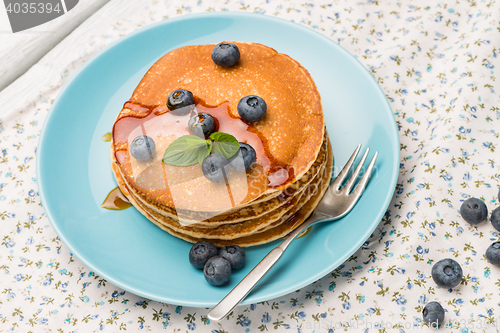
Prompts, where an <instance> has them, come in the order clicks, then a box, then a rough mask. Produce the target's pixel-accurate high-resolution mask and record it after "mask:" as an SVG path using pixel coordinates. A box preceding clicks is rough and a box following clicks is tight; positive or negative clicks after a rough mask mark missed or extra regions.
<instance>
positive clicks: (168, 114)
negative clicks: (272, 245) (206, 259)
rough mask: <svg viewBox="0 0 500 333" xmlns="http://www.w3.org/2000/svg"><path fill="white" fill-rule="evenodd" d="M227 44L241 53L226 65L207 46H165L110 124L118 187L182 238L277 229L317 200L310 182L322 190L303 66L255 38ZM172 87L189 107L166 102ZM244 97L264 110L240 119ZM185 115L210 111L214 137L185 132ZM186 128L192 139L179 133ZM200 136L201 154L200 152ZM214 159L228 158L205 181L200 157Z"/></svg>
mask: <svg viewBox="0 0 500 333" xmlns="http://www.w3.org/2000/svg"><path fill="white" fill-rule="evenodd" d="M232 43H234V44H235V45H236V46H237V47H238V49H239V51H240V54H241V57H240V59H239V61H238V63H237V64H236V65H234V66H231V67H221V66H218V65H217V64H215V63H214V61H213V60H212V57H211V52H212V49H213V48H214V46H215V45H214V44H212V45H193V46H185V47H181V48H178V49H175V50H173V51H171V52H169V53H167V54H165V55H164V56H163V57H162V58H160V59H159V60H158V61H157V62H156V63H155V64H154V65H153V66H152V67H151V68H150V69H149V70H148V72H147V73H146V74H145V75H144V77H143V78H142V80H141V82H140V83H139V85H138V86H137V87H136V89H135V90H134V92H133V94H132V96H131V98H130V99H129V100H128V101H127V102H125V103H124V106H123V108H122V110H121V111H120V113H119V114H118V116H117V118H116V120H115V123H114V125H113V132H112V144H111V160H112V163H113V172H114V174H115V177H116V179H117V181H118V183H119V185H120V188H121V189H122V190H123V191H124V194H125V195H126V196H127V197H128V198H129V200H130V201H131V203H132V204H133V205H134V206H135V207H136V208H137V209H138V210H139V211H140V212H141V213H142V214H143V215H144V216H146V217H147V218H148V219H150V220H151V221H152V222H153V223H155V224H157V225H158V226H160V227H161V228H162V229H163V230H165V231H167V232H170V233H171V234H173V235H175V236H177V237H180V238H183V239H186V240H188V241H192V240H194V239H205V238H207V239H214V240H217V239H220V240H221V241H229V240H231V239H233V238H234V239H238V238H240V239H244V238H245V237H251V236H253V235H255V234H259V233H263V232H267V233H271V234H278V232H277V231H276V230H278V229H276V228H278V227H279V226H280V225H281V224H283V223H284V221H286V220H288V219H289V218H290V217H291V216H292V215H294V214H295V213H294V212H297V211H300V210H301V208H300V207H301V206H307V207H310V206H311V205H312V204H311V202H315V201H314V200H313V198H315V199H317V198H318V194H317V193H316V194H315V195H313V194H311V190H310V189H311V188H313V187H314V188H316V189H318V188H322V186H323V185H324V184H323V182H324V180H325V179H326V178H327V177H326V176H325V175H326V174H327V172H326V171H325V170H327V169H328V165H329V163H330V162H329V161H328V160H329V159H330V160H331V158H332V154H331V147H330V143H329V140H328V135H327V133H326V130H325V125H324V118H323V111H322V107H321V100H320V96H319V93H318V91H317V89H316V86H315V84H314V82H313V80H312V78H311V76H310V75H309V73H308V72H307V70H306V69H305V68H304V67H302V66H301V65H300V64H299V63H298V62H297V61H295V60H294V59H292V58H290V57H289V56H287V55H285V54H281V53H278V52H276V51H275V50H274V49H272V48H270V47H267V46H264V45H262V44H257V43H240V42H232ZM178 91H182V92H187V93H189V94H191V102H189V106H188V105H187V104H186V105H184V106H183V108H179V109H175V108H174V107H172V105H173V104H169V105H167V100H168V101H169V103H171V101H172V100H173V99H170V98H171V96H176V95H174V93H175V94H179V93H177V92H178ZM244 98H247V99H248V98H251V99H253V100H255V98H258V99H261V100H262V101H263V102H265V103H264V104H265V105H266V106H267V110H265V111H264V112H265V115H263V116H262V117H260V118H256V119H254V120H251V121H249V119H252V118H249V117H252V116H253V115H252V114H250V116H247V115H245V114H242V112H241V109H240V110H239V109H238V103H239V102H240V100H243V99H244ZM188 100H189V99H188ZM248 103H250V102H248ZM259 103H260V102H259ZM249 105H250V104H249ZM261 105H262V103H261ZM179 110H180V111H182V112H179ZM186 110H187V111H186ZM239 111H240V112H239ZM254 114H255V113H254ZM205 115H207V116H205ZM194 118H196V119H198V120H197V121H200V119H201V120H203V121H205V123H204V124H203V125H202V126H205V124H206V123H207V122H208V121H209V120H210V119H212V120H213V125H212V127H213V128H214V129H215V130H213V131H212V132H216V133H215V134H214V135H216V136H215V137H214V136H213V135H212V136H210V133H211V132H210V133H208V134H207V133H201V135H200V134H199V133H196V134H197V135H198V137H196V136H195V135H193V128H192V127H190V126H191V125H188V124H191V122H192V121H193V119H194ZM199 128H203V127H199ZM203 129H205V128H203ZM217 135H218V136H217ZM188 136H189V140H190V141H189V142H191V143H186V142H187V141H185V140H188V139H186V137H188ZM203 136H205V137H204V138H203ZM227 137H230V139H228V138H227ZM137 138H143V139H141V140H142V141H141V144H142V145H143V147H145V146H147V147H148V148H147V149H148V151H149V155H148V156H146V157H145V158H143V157H141V156H140V155H137V154H134V151H131V149H134V148H135V146H134V145H136V141H137V140H135V139H137ZM193 138H195V139H196V140H197V141H196V143H193V142H195V141H193V140H194V139H193ZM221 138H222V139H221ZM231 138H232V139H231ZM205 139H206V140H207V141H208V143H207V144H206V145H207V147H208V151H207V153H206V154H205V153H201V151H204V150H203V149H205V148H203V147H204V145H205V143H203V142H204V141H203V140H205ZM183 140H184V141H183ZM218 140H220V141H218ZM231 140H233V141H235V142H236V143H237V142H239V146H240V149H239V150H237V151H236V153H234V151H231V149H232V148H231V149H230V148H228V147H229V146H228V145H229V144H228V142H230V141H231ZM181 141H182V144H184V146H182V147H195V146H196V145H198V146H196V147H198V148H199V149H198V148H178V147H180V144H181V143H180V142H181ZM200 141H201V142H202V143H201V144H200V143H199V142H200ZM189 145H191V146H189ZM246 145H248V146H249V147H250V148H249V149H247V148H246V147H248V146H246ZM181 149H186V151H185V152H182V154H183V155H182V154H181V155H182V158H184V160H182V158H180V160H182V161H181V162H178V161H179V160H175V158H178V156H180V155H179V154H178V153H179V151H180V150H181ZM236 149H237V148H236ZM243 149H246V150H243ZM251 150H253V151H254V155H253V156H254V157H253V160H252V161H251V163H250V165H251V167H248V165H245V163H247V162H248V158H249V157H248V156H252V155H251V154H250V153H249V152H248V151H251ZM136 151H137V150H136ZM169 151H170V152H172V151H173V152H174V153H175V154H177V155H175V154H174V155H175V156H174V157H171V156H170V155H168V154H167V153H168V152H169ZM165 152H167V153H165ZM164 153H165V155H164ZM217 154H222V155H223V156H221V155H219V156H216V155H217ZM207 155H208V156H207ZM172 156H173V155H172ZM186 156H187V157H186ZM247 157H248V158H247ZM169 158H171V159H169ZM217 158H220V160H221V161H222V160H224V161H226V162H227V163H230V164H228V165H226V164H224V165H225V166H224V167H223V168H222V169H223V170H224V172H223V175H224V177H223V178H219V179H216V180H214V179H211V178H210V174H207V172H208V171H207V170H208V169H206V166H205V167H203V168H202V164H203V163H202V162H203V161H205V160H207V161H208V160H210V161H213V160H217ZM186 159H188V160H189V162H185V160H186ZM172 161H174V162H175V163H174V162H172ZM193 161H194V162H193ZM176 163H179V164H176ZM182 163H185V164H182ZM224 163H225V162H224ZM238 163H240V164H239V167H236V166H238ZM205 164H207V163H205ZM207 165H208V164H207ZM210 165H211V166H212V171H213V170H214V169H213V166H214V164H213V163H212V164H210ZM215 165H216V166H217V165H218V164H215ZM221 165H222V164H221ZM243 165H245V166H244V167H243V169H242V167H241V166H243ZM330 169H331V167H330ZM330 171H331V170H330ZM208 173H209V172H208ZM328 179H329V178H328ZM320 183H321V184H320ZM125 192H126V193H125ZM316 192H318V191H316ZM316 201H317V200H316ZM308 203H309V204H308ZM281 228H282V229H283V230H285V228H284V227H283V226H281ZM272 230H274V231H272ZM280 230H281V229H280ZM283 230H282V231H283ZM181 236H182V237H181ZM254 238H255V237H254ZM272 238H273V237H272V236H271V237H260V239H263V240H269V241H270V240H271V239H272ZM264 242H266V241H264ZM257 243H259V244H260V243H262V240H259V241H256V240H255V239H253V240H249V241H246V243H245V242H244V241H242V244H243V245H244V246H249V245H253V244H257Z"/></svg>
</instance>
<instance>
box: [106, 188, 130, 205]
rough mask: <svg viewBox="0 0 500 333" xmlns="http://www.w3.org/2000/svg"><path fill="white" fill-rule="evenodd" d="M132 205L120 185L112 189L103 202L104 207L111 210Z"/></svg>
mask: <svg viewBox="0 0 500 333" xmlns="http://www.w3.org/2000/svg"><path fill="white" fill-rule="evenodd" d="M131 206H132V204H131V203H130V201H128V199H127V197H126V196H125V195H123V193H122V191H121V190H120V187H119V186H117V187H115V188H114V189H113V190H111V192H109V194H108V196H107V197H106V199H104V202H103V203H102V204H101V207H102V208H105V209H110V210H124V209H127V208H129V207H131Z"/></svg>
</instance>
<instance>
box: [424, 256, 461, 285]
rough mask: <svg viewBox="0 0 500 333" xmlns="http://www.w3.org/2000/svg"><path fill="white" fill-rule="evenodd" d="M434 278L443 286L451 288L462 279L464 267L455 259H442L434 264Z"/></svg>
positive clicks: (432, 272)
mask: <svg viewBox="0 0 500 333" xmlns="http://www.w3.org/2000/svg"><path fill="white" fill-rule="evenodd" d="M431 274H432V279H433V280H434V282H436V284H437V285H438V286H440V287H441V288H446V289H450V288H453V287H455V286H457V285H458V284H459V283H460V281H462V276H463V273H462V267H461V266H460V264H459V263H458V262H456V261H455V260H453V259H449V258H447V259H442V260H439V261H438V262H437V263H435V264H434V266H432V271H431Z"/></svg>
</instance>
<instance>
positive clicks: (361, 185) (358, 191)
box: [353, 151, 378, 196]
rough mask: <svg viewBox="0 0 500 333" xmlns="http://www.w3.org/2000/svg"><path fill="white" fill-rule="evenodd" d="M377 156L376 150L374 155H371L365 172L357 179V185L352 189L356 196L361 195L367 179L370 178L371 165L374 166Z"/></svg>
mask: <svg viewBox="0 0 500 333" xmlns="http://www.w3.org/2000/svg"><path fill="white" fill-rule="evenodd" d="M377 156H378V151H376V152H375V155H373V158H372V160H371V161H370V165H368V168H366V171H365V174H364V175H363V177H362V178H361V180H360V181H359V184H358V186H356V188H355V189H354V192H355V193H356V194H357V195H358V196H359V195H361V193H363V190H364V189H365V187H366V184H367V183H368V180H369V179H370V176H371V174H372V170H373V167H374V166H375V161H376V160H377ZM354 192H353V193H354Z"/></svg>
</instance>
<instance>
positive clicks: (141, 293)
mask: <svg viewBox="0 0 500 333" xmlns="http://www.w3.org/2000/svg"><path fill="white" fill-rule="evenodd" d="M217 16H219V17H228V16H229V17H231V18H235V17H238V16H240V17H245V18H252V19H257V20H269V21H275V22H277V23H279V24H285V25H288V26H290V27H292V28H293V29H301V30H303V31H304V32H307V33H310V34H314V35H315V36H316V37H320V38H321V39H323V41H324V42H325V43H329V44H331V45H333V46H334V47H335V48H336V49H337V50H338V51H340V52H343V53H344V54H345V55H347V57H348V58H350V59H351V60H353V61H354V63H356V65H357V66H358V67H360V68H362V71H364V73H365V74H368V77H369V78H370V81H371V83H372V85H373V86H375V87H376V89H378V92H379V93H380V94H382V96H384V98H383V100H384V102H385V103H384V104H385V108H384V111H389V113H390V118H391V119H392V120H393V121H392V124H393V131H392V132H391V133H390V134H391V135H389V139H390V141H391V142H392V143H393V145H392V147H391V150H392V153H393V155H394V159H395V161H391V163H393V162H394V163H396V164H399V163H400V149H399V146H400V140H399V134H398V127H397V123H396V120H395V117H394V113H393V111H392V108H391V106H390V103H389V101H388V99H387V97H386V95H385V93H384V91H383V90H382V87H381V86H380V85H379V84H378V82H376V80H375V78H374V77H373V76H372V75H371V73H370V72H369V71H368V69H367V68H366V67H365V66H364V65H363V64H362V63H361V62H360V61H359V60H358V59H357V58H356V57H355V56H354V55H352V54H351V53H349V52H348V51H347V50H346V49H344V48H343V47H342V46H340V45H339V44H338V43H336V42H334V41H333V40H332V39H330V38H328V37H326V36H324V35H323V34H321V33H319V32H318V31H315V30H314V29H312V28H309V27H306V26H303V25H301V24H298V23H295V22H293V21H290V20H287V19H283V18H279V17H275V16H269V15H265V14H256V13H247V12H238V11H224V12H204V13H196V14H187V15H181V16H177V17H174V18H168V19H166V20H161V21H158V22H154V23H152V24H148V25H147V26H144V27H141V28H139V29H137V30H135V31H133V32H131V33H129V34H127V35H125V36H122V37H119V38H118V39H117V40H116V41H114V42H112V43H110V44H109V45H107V46H105V47H104V48H103V49H101V50H99V51H98V52H96V53H95V54H94V55H93V56H92V57H91V58H90V59H88V60H87V61H86V62H85V63H84V64H83V65H82V66H80V68H78V69H77V70H76V71H75V73H74V74H73V75H72V76H71V77H70V78H69V80H68V81H67V82H66V83H65V84H64V86H63V87H62V88H61V90H60V91H59V93H58V94H57V97H56V98H55V99H54V102H53V103H52V105H51V107H50V109H49V112H48V114H47V116H46V117H45V120H44V124H43V127H42V129H41V131H40V139H39V142H38V147H37V155H38V156H37V157H38V158H37V161H36V177H37V178H36V179H37V185H38V190H39V194H40V200H41V203H42V207H43V208H44V212H45V214H46V216H47V218H48V219H49V222H50V224H51V226H52V228H53V229H54V231H55V232H56V234H57V235H58V236H59V238H60V240H61V241H62V242H63V244H64V245H65V246H66V247H67V248H68V249H69V250H70V252H71V254H73V255H75V256H76V257H77V258H78V259H79V260H80V261H81V262H82V264H84V265H85V266H86V267H88V268H89V269H91V270H92V271H93V272H95V273H96V274H98V275H99V276H101V277H103V278H105V279H106V280H107V281H109V282H110V283H112V284H113V285H115V286H117V287H119V288H122V289H124V290H127V291H129V292H131V293H133V294H136V295H138V296H141V297H146V298H149V299H151V300H156V301H159V302H164V303H169V304H175V305H183V306H191V307H207V306H214V305H215V304H216V303H213V304H212V303H210V304H208V303H201V302H196V301H192V300H191V301H186V300H182V299H174V298H167V297H161V298H160V297H158V296H156V295H152V294H150V293H148V292H145V291H141V290H138V289H137V288H136V287H135V286H134V285H130V284H126V283H122V282H120V281H117V280H116V279H115V278H114V277H113V276H109V275H108V274H106V273H103V272H101V271H100V270H99V269H96V267H95V266H94V265H93V264H92V263H90V262H89V261H87V260H86V259H82V257H80V256H79V255H78V254H79V253H78V252H79V251H75V249H74V247H73V246H72V244H71V242H68V241H67V239H66V237H65V236H64V233H62V231H61V229H60V228H59V226H58V224H57V223H56V222H53V221H55V219H54V216H53V214H52V212H51V209H50V208H49V206H47V205H46V200H45V194H44V187H45V186H46V185H44V181H43V177H42V176H41V175H42V172H41V170H43V167H41V165H42V163H43V162H42V160H43V158H42V156H43V155H44V148H43V147H44V144H43V142H44V138H45V137H46V135H45V132H46V128H47V127H48V126H49V125H48V124H49V123H50V122H51V120H52V118H53V117H54V114H55V112H54V110H55V109H56V108H57V105H58V101H59V99H60V96H63V94H64V93H65V91H66V90H67V89H68V87H69V86H71V85H72V83H73V81H75V80H76V78H77V77H78V76H79V75H80V73H81V72H83V71H84V70H85V69H86V68H87V67H88V66H90V65H91V63H92V62H93V61H94V59H96V58H98V57H100V56H102V55H103V54H105V53H106V52H110V51H111V50H112V49H113V48H114V47H115V46H116V45H118V44H119V43H121V42H122V41H123V40H124V39H128V38H131V37H133V36H135V35H137V34H142V33H146V32H147V31H148V30H151V29H154V28H155V27H157V26H160V25H169V24H172V23H175V22H176V21H184V20H199V19H204V18H207V17H212V18H213V17H217ZM398 175H399V167H395V168H394V172H393V174H392V175H391V183H390V186H389V188H390V189H392V191H389V192H388V193H387V194H385V196H386V197H385V200H384V203H383V205H382V206H381V207H380V209H379V211H378V212H377V214H376V219H375V221H378V222H374V223H372V224H371V227H370V228H368V229H367V230H366V231H365V233H364V234H363V235H362V236H361V237H360V238H359V240H358V242H356V243H355V244H352V246H351V247H350V248H349V250H347V251H345V252H344V255H343V256H340V257H339V258H337V259H336V260H335V262H338V264H337V265H330V266H327V267H325V268H324V269H323V270H320V271H317V272H315V274H313V275H311V277H310V278H309V279H306V280H302V281H300V283H296V284H295V285H293V286H288V287H287V288H282V289H280V290H279V291H272V292H268V293H266V295H261V296H260V297H254V296H252V294H250V295H249V296H247V297H246V298H245V299H244V300H243V301H242V302H241V303H240V304H239V305H248V304H251V303H257V302H262V301H267V300H270V299H274V298H277V297H281V296H285V295H287V294H289V293H291V292H293V291H295V290H297V289H300V288H304V287H306V286H307V285H309V284H311V283H312V282H314V281H316V280H318V279H320V278H322V277H324V276H325V275H326V274H328V273H329V272H331V271H332V270H333V269H335V268H337V267H338V266H340V265H341V264H342V263H343V262H345V261H346V260H347V259H348V258H349V257H350V256H351V255H352V254H353V253H354V252H356V251H357V250H358V249H359V248H360V247H361V245H362V244H363V243H364V242H365V241H366V239H368V238H369V237H370V235H371V234H372V233H373V231H374V230H375V229H376V228H377V227H378V225H379V224H380V221H381V219H382V217H383V215H384V213H385V212H386V210H387V208H388V207H389V204H390V202H391V200H392V197H393V196H394V190H395V188H396V183H397V179H398Z"/></svg>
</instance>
